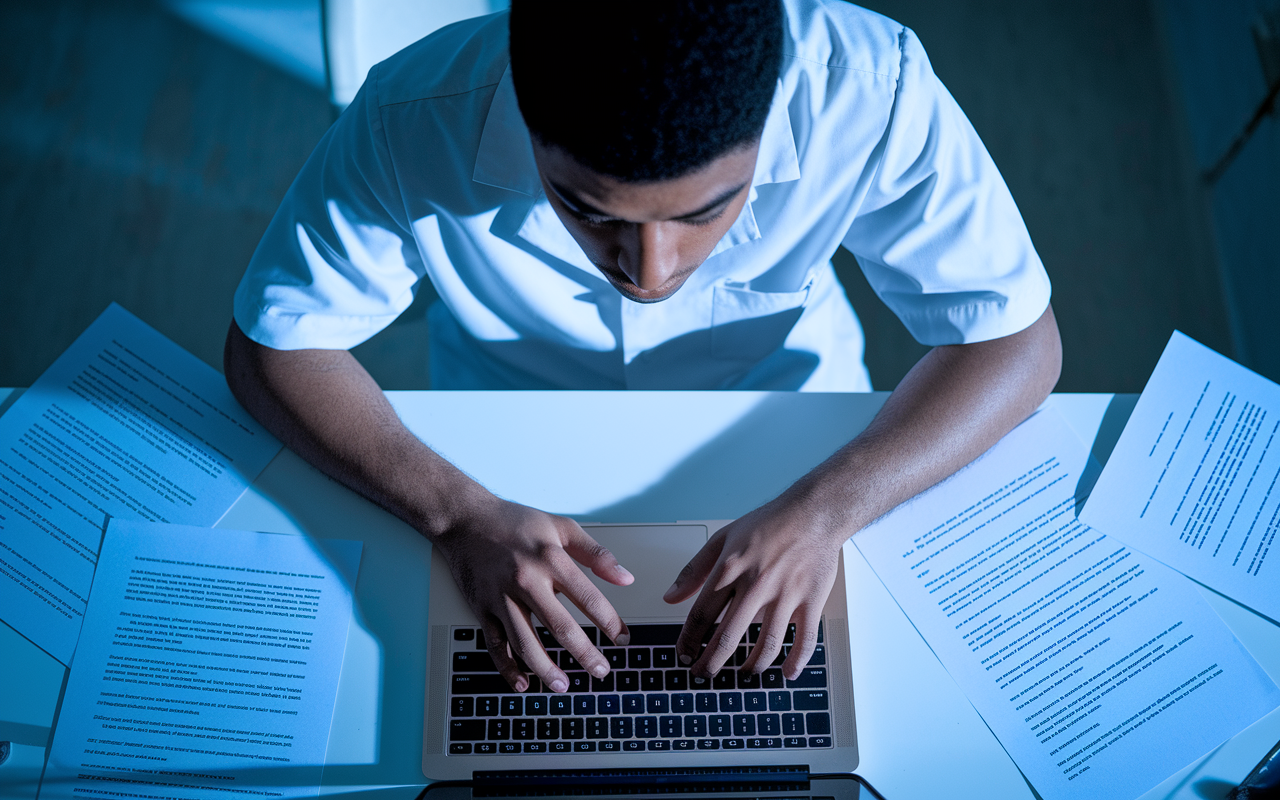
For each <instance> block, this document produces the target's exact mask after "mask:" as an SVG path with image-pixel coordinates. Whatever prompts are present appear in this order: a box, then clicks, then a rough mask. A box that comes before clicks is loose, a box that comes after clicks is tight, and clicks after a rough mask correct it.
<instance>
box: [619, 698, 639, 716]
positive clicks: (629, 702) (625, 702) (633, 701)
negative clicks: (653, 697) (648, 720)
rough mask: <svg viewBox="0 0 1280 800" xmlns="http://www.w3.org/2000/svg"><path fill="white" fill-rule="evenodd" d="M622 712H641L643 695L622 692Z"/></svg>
mask: <svg viewBox="0 0 1280 800" xmlns="http://www.w3.org/2000/svg"><path fill="white" fill-rule="evenodd" d="M622 713H623V714H643V713H644V695H642V694H624V695H623V696H622Z"/></svg>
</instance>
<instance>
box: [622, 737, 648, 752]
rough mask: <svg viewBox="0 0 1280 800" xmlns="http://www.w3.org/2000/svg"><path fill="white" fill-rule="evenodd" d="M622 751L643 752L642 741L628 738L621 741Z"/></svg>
mask: <svg viewBox="0 0 1280 800" xmlns="http://www.w3.org/2000/svg"><path fill="white" fill-rule="evenodd" d="M622 752H624V753H643V752H644V742H642V741H640V740H639V739H628V740H627V741H625V742H623V743H622Z"/></svg>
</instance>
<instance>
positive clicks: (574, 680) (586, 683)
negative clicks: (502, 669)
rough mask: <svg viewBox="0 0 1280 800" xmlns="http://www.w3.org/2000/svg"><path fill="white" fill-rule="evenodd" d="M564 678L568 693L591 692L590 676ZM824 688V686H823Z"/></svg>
mask: <svg viewBox="0 0 1280 800" xmlns="http://www.w3.org/2000/svg"><path fill="white" fill-rule="evenodd" d="M565 676H566V677H568V678H569V691H571V692H589V691H591V676H590V675H588V674H587V673H585V672H566V673H565ZM823 685H824V686H825V685H826V684H823Z"/></svg>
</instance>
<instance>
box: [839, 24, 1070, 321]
mask: <svg viewBox="0 0 1280 800" xmlns="http://www.w3.org/2000/svg"><path fill="white" fill-rule="evenodd" d="M899 42H900V46H901V68H900V72H899V76H898V82H897V89H896V94H895V97H894V101H893V109H892V113H891V115H890V118H889V124H888V126H887V128H886V129H885V131H884V135H883V138H882V139H881V141H880V145H879V148H878V151H879V153H880V158H879V163H878V164H875V165H873V166H874V169H875V173H874V177H873V178H872V181H871V184H870V186H869V190H868V193H867V195H866V196H865V198H864V199H863V201H862V203H861V206H860V207H859V209H858V212H857V214H856V216H855V218H854V221H853V223H852V225H851V227H850V228H849V231H848V233H847V234H846V235H845V238H844V241H843V244H844V246H845V247H846V248H848V249H849V250H850V251H851V252H852V253H853V254H854V255H855V256H857V258H858V262H859V264H860V265H861V266H862V270H863V272H864V273H865V274H866V276H867V280H868V282H869V283H870V284H871V287H872V288H873V289H874V290H875V292H876V294H877V295H879V297H880V298H881V299H882V300H883V301H884V302H885V304H886V305H888V306H889V308H890V309H892V310H893V312H894V313H895V314H897V316H898V318H899V319H901V320H902V322H903V324H905V325H906V327H907V329H908V330H909V331H910V332H911V334H912V336H914V337H915V338H916V339H917V340H918V341H919V342H921V343H923V344H928V345H942V344H964V343H970V342H980V341H986V340H989V339H995V338H999V337H1002V336H1008V335H1010V334H1013V333H1017V332H1018V331H1020V330H1022V329H1024V328H1026V327H1028V326H1029V325H1030V324H1031V323H1033V322H1035V321H1036V320H1037V319H1038V318H1039V317H1040V315H1041V314H1042V313H1043V312H1044V310H1045V308H1046V307H1047V306H1048V304H1049V294H1050V286H1049V277H1048V275H1046V274H1045V270H1044V265H1043V264H1042V263H1041V261H1040V257H1039V256H1038V255H1037V254H1036V251H1035V248H1034V247H1033V246H1032V244H1031V238H1030V235H1029V234H1028V233H1027V228H1026V225H1025V224H1024V223H1023V221H1022V216H1021V215H1020V214H1019V213H1018V208H1017V206H1016V205H1015V204H1014V202H1013V197H1012V196H1011V195H1010V193H1009V189H1008V187H1007V186H1006V185H1005V183H1004V179H1003V178H1001V176H1000V173H999V171H998V170H997V169H996V166H995V164H994V163H993V162H992V160H991V156H990V155H989V154H988V153H987V150H986V148H985V147H984V146H983V144H982V141H981V140H980V139H979V138H978V134H977V132H976V131H974V129H973V126H972V125H971V124H970V123H969V120H968V119H967V118H966V117H965V115H964V112H963V111H961V110H960V107H959V105H957V104H956V101H955V100H954V99H953V98H952V97H951V95H950V93H949V92H947V90H946V88H945V87H944V86H943V85H942V83H941V81H939V80H938V78H937V76H936V75H934V73H933V69H932V67H931V66H930V64H929V60H928V58H927V56H926V55H925V52H924V48H923V47H922V46H921V44H920V41H919V40H918V39H917V38H916V36H915V34H914V33H913V32H911V31H910V30H907V29H904V30H903V31H902V34H901V36H900V37H899Z"/></svg>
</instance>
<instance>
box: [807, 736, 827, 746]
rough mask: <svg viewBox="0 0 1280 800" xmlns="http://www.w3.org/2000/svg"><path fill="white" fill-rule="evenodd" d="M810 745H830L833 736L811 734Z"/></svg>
mask: <svg viewBox="0 0 1280 800" xmlns="http://www.w3.org/2000/svg"><path fill="white" fill-rule="evenodd" d="M809 746H810V747H830V746H831V737H830V736H810V737H809Z"/></svg>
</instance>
